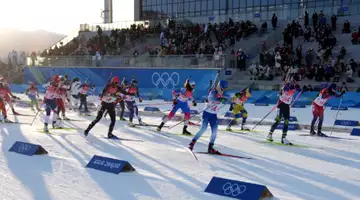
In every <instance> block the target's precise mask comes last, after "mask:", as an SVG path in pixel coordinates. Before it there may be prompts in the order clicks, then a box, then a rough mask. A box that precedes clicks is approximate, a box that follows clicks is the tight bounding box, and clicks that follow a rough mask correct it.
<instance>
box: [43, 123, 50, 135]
mask: <svg viewBox="0 0 360 200" xmlns="http://www.w3.org/2000/svg"><path fill="white" fill-rule="evenodd" d="M44 132H45V133H49V128H48V124H45V125H44Z"/></svg>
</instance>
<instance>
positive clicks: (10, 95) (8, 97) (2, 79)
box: [0, 77, 20, 115]
mask: <svg viewBox="0 0 360 200" xmlns="http://www.w3.org/2000/svg"><path fill="white" fill-rule="evenodd" d="M0 83H2V84H3V85H4V87H5V88H6V90H7V93H6V94H5V97H4V101H5V102H6V103H7V104H9V106H10V108H11V111H12V113H13V114H14V115H20V114H19V113H18V112H16V111H15V108H14V104H13V103H12V101H11V99H16V100H20V98H19V97H17V96H15V95H13V93H12V92H11V90H10V86H9V84H8V83H7V81H6V78H5V77H0Z"/></svg>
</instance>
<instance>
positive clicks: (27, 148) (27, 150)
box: [9, 141, 48, 156]
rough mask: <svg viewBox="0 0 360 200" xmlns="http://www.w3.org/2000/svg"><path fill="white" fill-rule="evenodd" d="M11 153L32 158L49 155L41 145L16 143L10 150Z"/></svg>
mask: <svg viewBox="0 0 360 200" xmlns="http://www.w3.org/2000/svg"><path fill="white" fill-rule="evenodd" d="M9 151H11V152H15V153H19V154H23V155H27V156H32V155H35V154H36V155H41V154H47V153H48V152H47V151H46V150H45V149H44V148H43V147H42V146H40V145H37V144H31V143H27V142H20V141H16V142H15V143H14V144H13V145H12V146H11V148H10V149H9Z"/></svg>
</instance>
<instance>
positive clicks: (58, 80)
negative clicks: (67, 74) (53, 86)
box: [53, 75, 60, 83]
mask: <svg viewBox="0 0 360 200" xmlns="http://www.w3.org/2000/svg"><path fill="white" fill-rule="evenodd" d="M53 81H54V82H56V83H58V82H60V76H59V75H55V76H54V77H53Z"/></svg>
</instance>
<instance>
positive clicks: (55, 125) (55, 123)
mask: <svg viewBox="0 0 360 200" xmlns="http://www.w3.org/2000/svg"><path fill="white" fill-rule="evenodd" d="M52 127H53V129H62V127H61V126H60V125H59V123H58V122H57V121H53V123H52Z"/></svg>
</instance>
